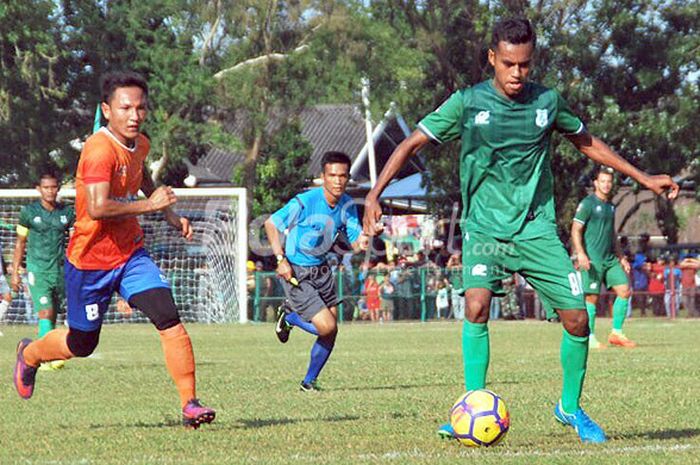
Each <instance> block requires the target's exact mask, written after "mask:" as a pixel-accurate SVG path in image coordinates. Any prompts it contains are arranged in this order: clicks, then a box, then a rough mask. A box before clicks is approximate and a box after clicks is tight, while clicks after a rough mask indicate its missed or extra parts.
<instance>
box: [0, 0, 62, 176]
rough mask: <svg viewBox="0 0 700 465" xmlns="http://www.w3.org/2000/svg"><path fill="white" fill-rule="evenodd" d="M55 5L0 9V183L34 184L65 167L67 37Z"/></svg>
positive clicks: (14, 3)
mask: <svg viewBox="0 0 700 465" xmlns="http://www.w3.org/2000/svg"><path fill="white" fill-rule="evenodd" d="M53 7H54V2H51V1H33V2H26V1H23V0H8V1H4V2H3V3H2V5H0V161H1V163H2V166H3V171H2V173H0V185H6V186H7V185H10V186H12V185H17V184H18V183H21V182H25V183H29V184H30V185H31V183H33V182H34V181H35V180H36V179H35V177H36V174H37V173H38V171H40V170H41V169H42V167H44V166H57V167H59V168H62V167H64V166H66V164H67V161H66V160H65V159H64V158H63V156H65V154H66V152H70V151H71V149H69V148H68V142H69V140H70V129H71V128H70V126H69V124H66V123H67V122H66V121H65V120H64V119H63V117H62V115H61V109H62V108H65V107H66V105H68V104H69V103H70V102H69V100H68V99H67V93H68V92H67V91H68V87H69V83H70V79H69V75H68V69H67V62H68V61H69V60H70V56H69V54H68V53H67V52H66V50H65V49H64V48H63V37H62V35H61V31H60V28H59V27H58V25H57V24H56V23H55V21H54V19H55V17H54V12H53Z"/></svg>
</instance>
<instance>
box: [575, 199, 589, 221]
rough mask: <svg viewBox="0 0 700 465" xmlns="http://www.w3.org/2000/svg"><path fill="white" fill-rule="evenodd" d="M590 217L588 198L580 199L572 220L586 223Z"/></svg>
mask: <svg viewBox="0 0 700 465" xmlns="http://www.w3.org/2000/svg"><path fill="white" fill-rule="evenodd" d="M590 217H591V205H590V202H588V199H583V200H581V203H579V204H578V207H576V214H575V215H574V221H576V222H577V223H581V224H582V225H584V226H585V225H586V223H588V220H589V219H590Z"/></svg>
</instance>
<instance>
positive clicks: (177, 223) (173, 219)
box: [165, 209, 193, 241]
mask: <svg viewBox="0 0 700 465" xmlns="http://www.w3.org/2000/svg"><path fill="white" fill-rule="evenodd" d="M165 220H166V221H167V222H168V224H170V226H172V227H173V228H175V229H177V230H178V231H180V233H181V234H182V237H184V238H185V239H187V240H188V241H189V240H190V239H192V233H193V231H192V225H191V224H190V220H188V219H187V218H185V217H183V216H180V215H178V214H177V213H175V212H174V211H172V210H170V209H168V210H166V211H165Z"/></svg>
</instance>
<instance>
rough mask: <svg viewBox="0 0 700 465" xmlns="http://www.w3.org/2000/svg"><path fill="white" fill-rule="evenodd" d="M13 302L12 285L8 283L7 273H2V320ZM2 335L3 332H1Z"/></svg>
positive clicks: (0, 317) (0, 305) (0, 308)
mask: <svg viewBox="0 0 700 465" xmlns="http://www.w3.org/2000/svg"><path fill="white" fill-rule="evenodd" d="M11 302H12V294H11V291H10V286H9V284H8V283H7V278H5V275H4V274H2V273H0V322H2V321H3V320H4V319H5V314H6V313H7V310H8V309H9V308H10V303H11ZM0 336H2V332H0Z"/></svg>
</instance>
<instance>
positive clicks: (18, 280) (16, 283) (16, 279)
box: [10, 273, 22, 292]
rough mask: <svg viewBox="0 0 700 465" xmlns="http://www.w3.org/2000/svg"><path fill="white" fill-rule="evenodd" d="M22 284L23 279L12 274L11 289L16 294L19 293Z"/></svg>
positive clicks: (16, 274)
mask: <svg viewBox="0 0 700 465" xmlns="http://www.w3.org/2000/svg"><path fill="white" fill-rule="evenodd" d="M21 283H22V279H21V278H20V277H19V274H18V273H12V278H10V287H12V290H13V291H14V292H19V287H20V285H21Z"/></svg>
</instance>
